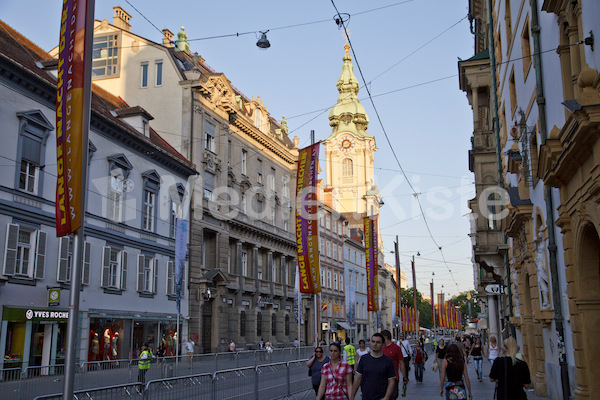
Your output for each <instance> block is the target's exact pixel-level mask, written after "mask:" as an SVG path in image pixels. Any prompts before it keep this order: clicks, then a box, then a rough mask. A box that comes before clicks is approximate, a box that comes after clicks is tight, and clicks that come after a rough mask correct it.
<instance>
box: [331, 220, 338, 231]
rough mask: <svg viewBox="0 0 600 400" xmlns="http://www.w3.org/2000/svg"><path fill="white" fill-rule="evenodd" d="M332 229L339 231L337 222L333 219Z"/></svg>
mask: <svg viewBox="0 0 600 400" xmlns="http://www.w3.org/2000/svg"><path fill="white" fill-rule="evenodd" d="M331 230H332V231H333V233H337V222H335V221H333V222H332V224H331Z"/></svg>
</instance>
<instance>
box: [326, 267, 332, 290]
mask: <svg viewBox="0 0 600 400" xmlns="http://www.w3.org/2000/svg"><path fill="white" fill-rule="evenodd" d="M327 287H328V288H330V289H331V288H332V285H331V271H327Z"/></svg>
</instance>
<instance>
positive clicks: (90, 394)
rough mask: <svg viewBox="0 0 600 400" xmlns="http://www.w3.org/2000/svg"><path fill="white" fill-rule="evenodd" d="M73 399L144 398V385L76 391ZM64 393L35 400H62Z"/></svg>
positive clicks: (113, 399) (116, 399)
mask: <svg viewBox="0 0 600 400" xmlns="http://www.w3.org/2000/svg"><path fill="white" fill-rule="evenodd" d="M73 398H75V399H80V398H88V399H103V400H121V399H123V400H125V399H127V400H131V399H143V398H144V385H142V384H141V383H139V382H136V383H128V384H126V385H114V386H105V387H99V388H94V389H86V390H76V391H74V392H73ZM61 399H62V393H55V394H47V395H43V396H38V397H35V398H34V399H33V400H61Z"/></svg>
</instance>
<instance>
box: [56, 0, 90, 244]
mask: <svg viewBox="0 0 600 400" xmlns="http://www.w3.org/2000/svg"><path fill="white" fill-rule="evenodd" d="M87 6H88V5H87V1H86V0H64V2H63V11H62V16H61V22H60V41H59V47H58V51H59V59H58V81H57V83H56V163H57V181H56V236H59V237H60V236H65V235H68V234H70V233H73V232H75V231H76V230H77V229H78V228H80V227H81V224H82V215H81V214H82V212H83V211H84V210H83V208H82V204H81V196H82V190H83V189H82V176H81V165H82V157H83V155H84V154H85V153H84V152H85V151H87V145H86V146H84V143H82V142H83V135H84V132H83V129H87V127H85V128H84V127H83V121H84V112H89V110H83V107H82V105H83V103H84V96H85V93H84V90H85V86H86V85H85V80H86V71H85V68H84V47H85V32H86V14H87ZM90 29H93V27H90ZM87 78H88V79H89V77H87Z"/></svg>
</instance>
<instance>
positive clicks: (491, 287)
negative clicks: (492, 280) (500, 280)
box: [485, 284, 506, 294]
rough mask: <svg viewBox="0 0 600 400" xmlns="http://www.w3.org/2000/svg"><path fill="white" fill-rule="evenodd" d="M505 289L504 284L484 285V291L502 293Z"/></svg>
mask: <svg viewBox="0 0 600 400" xmlns="http://www.w3.org/2000/svg"><path fill="white" fill-rule="evenodd" d="M505 289H506V286H504V285H499V284H495V285H487V286H486V287H485V291H486V292H488V293H492V294H504V290H505Z"/></svg>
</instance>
